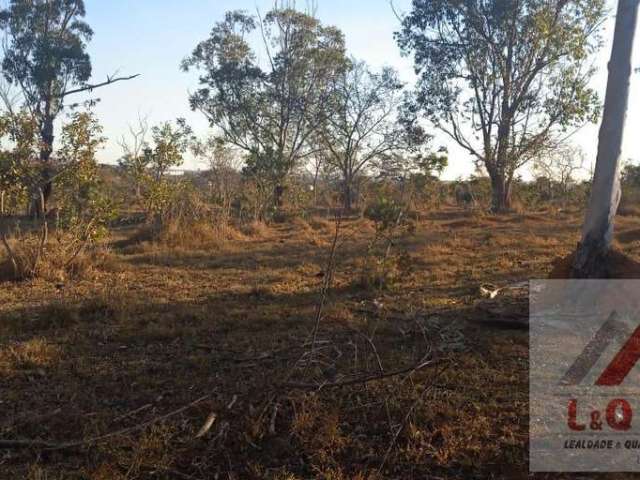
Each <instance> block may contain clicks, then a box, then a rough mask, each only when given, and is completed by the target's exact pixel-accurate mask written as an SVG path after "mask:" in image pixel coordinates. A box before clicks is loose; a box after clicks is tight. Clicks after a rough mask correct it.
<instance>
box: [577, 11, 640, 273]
mask: <svg viewBox="0 0 640 480" xmlns="http://www.w3.org/2000/svg"><path fill="white" fill-rule="evenodd" d="M639 5H640V0H618V11H617V14H616V27H615V34H614V39H613V49H612V52H611V60H610V61H609V80H608V83H607V93H606V98H605V104H604V115H603V119H602V125H601V127H600V138H599V143H598V158H597V160H596V169H595V174H594V177H593V187H592V189H591V198H590V201H589V207H588V209H587V214H586V218H585V222H584V226H583V230H582V240H581V242H580V244H579V245H578V250H577V252H576V257H575V262H574V265H573V276H574V277H576V278H601V277H603V276H606V275H607V256H608V253H609V250H610V249H611V242H612V241H613V227H614V223H613V222H614V219H615V216H616V212H617V210H618V206H619V204H620V197H621V190H620V164H621V157H622V141H623V137H624V130H625V121H626V116H627V107H628V103H629V86H630V78H631V72H632V65H631V58H632V53H633V43H634V39H635V34H636V27H637V21H638V7H639Z"/></svg>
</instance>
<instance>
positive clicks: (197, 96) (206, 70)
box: [182, 7, 347, 205]
mask: <svg viewBox="0 0 640 480" xmlns="http://www.w3.org/2000/svg"><path fill="white" fill-rule="evenodd" d="M257 31H259V34H260V37H261V40H262V47H263V53H262V55H263V58H265V59H266V63H267V66H266V68H264V69H263V68H262V67H261V66H260V64H259V62H258V57H259V56H258V53H257V52H256V51H254V50H252V49H251V46H250V43H249V38H248V37H249V35H250V34H252V33H256V32H257ZM344 51H345V48H344V39H343V36H342V33H341V32H340V31H339V30H337V29H336V28H333V27H325V26H323V25H322V24H321V23H320V22H319V21H318V20H317V19H315V18H314V17H312V16H311V15H308V14H305V13H302V12H299V11H296V10H295V9H293V8H288V7H286V8H282V7H276V8H274V9H273V10H272V11H270V12H269V13H268V14H267V15H266V16H265V17H264V18H262V17H260V16H259V15H258V16H257V17H256V16H251V15H248V14H246V13H245V12H241V11H233V12H229V13H227V14H226V16H225V19H224V20H223V21H221V22H219V23H217V24H216V25H215V26H214V27H213V30H212V31H211V35H210V37H209V38H208V39H207V40H204V41H203V42H201V43H200V44H198V45H197V47H196V48H195V50H194V51H193V53H192V54H191V55H190V56H189V57H188V58H187V59H185V60H184V62H183V64H182V67H183V69H184V70H185V71H188V70H190V69H192V68H195V69H197V70H198V71H200V72H201V76H200V86H201V88H200V89H199V90H198V91H196V92H195V93H194V94H193V95H192V96H191V99H190V102H191V107H192V109H194V110H198V111H200V112H202V113H204V115H205V116H206V117H207V119H208V120H209V122H210V124H211V126H212V127H215V128H217V129H218V130H219V131H220V132H221V134H222V136H223V138H224V140H225V142H227V143H229V144H231V145H234V146H235V147H237V148H239V149H241V150H242V151H244V152H245V153H246V157H247V160H246V162H247V165H246V168H245V174H246V175H247V176H249V177H251V178H252V179H253V180H255V182H256V183H257V184H258V186H259V188H260V189H261V190H262V191H263V193H264V194H265V195H267V194H268V195H270V196H271V197H272V202H271V203H272V204H275V205H277V204H278V203H279V198H278V197H279V194H278V192H281V191H282V183H283V182H284V181H285V179H286V177H287V176H288V175H289V173H290V172H291V171H292V170H293V169H294V168H295V167H297V166H298V165H299V164H300V163H301V161H302V160H303V159H305V158H306V157H308V156H309V155H311V154H312V153H313V148H310V142H309V139H310V138H311V136H312V135H313V134H315V133H316V132H317V131H318V129H319V128H320V126H321V125H322V118H323V113H322V111H323V109H324V107H325V106H326V102H327V100H328V98H329V96H330V80H331V79H332V78H334V77H335V75H337V74H338V73H339V72H341V71H342V70H343V69H344V68H345V66H346V63H347V62H346V60H345V54H344Z"/></svg>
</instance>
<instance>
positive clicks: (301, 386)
mask: <svg viewBox="0 0 640 480" xmlns="http://www.w3.org/2000/svg"><path fill="white" fill-rule="evenodd" d="M431 365H434V361H433V360H427V361H426V362H421V363H419V364H418V365H414V366H412V367H409V368H404V369H402V370H396V371H393V372H388V373H385V374H379V375H370V376H366V377H360V378H353V379H351V380H341V381H338V382H326V383H320V384H317V383H284V384H282V386H283V387H285V388H290V389H297V390H322V389H323V388H338V387H348V386H351V385H359V384H365V383H370V382H377V381H380V380H386V379H388V378H391V377H397V376H399V375H407V374H411V373H414V372H417V371H419V370H422V369H423V368H426V367H429V366H431Z"/></svg>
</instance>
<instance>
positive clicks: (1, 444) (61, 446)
mask: <svg viewBox="0 0 640 480" xmlns="http://www.w3.org/2000/svg"><path fill="white" fill-rule="evenodd" d="M210 397H211V395H205V396H204V397H200V398H199V399H197V400H195V401H193V402H191V403H189V404H188V405H185V406H183V407H180V408H179V409H177V410H173V411H172V412H169V413H167V414H165V415H162V416H161V417H156V418H153V419H151V420H149V421H146V422H143V423H141V424H139V425H134V426H133V427H128V428H123V429H122V430H118V431H115V432H111V433H107V434H105V435H100V436H97V437H93V438H87V439H85V440H75V441H71V442H62V443H55V442H49V441H45V440H3V439H0V450H9V449H36V450H46V451H57V450H68V449H72V448H77V447H86V446H88V445H93V444H95V443H98V442H102V441H103V440H107V439H109V438H113V437H118V436H121V435H126V434H127V433H131V432H135V431H137V430H142V429H144V428H146V427H148V426H150V425H154V424H156V423H159V422H161V421H163V420H166V419H168V418H170V417H174V416H176V415H178V414H180V413H182V412H184V411H186V410H189V409H190V408H192V407H195V406H196V405H198V404H199V403H202V402H204V401H205V400H207V399H209V398H210Z"/></svg>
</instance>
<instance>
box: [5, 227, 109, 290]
mask: <svg viewBox="0 0 640 480" xmlns="http://www.w3.org/2000/svg"><path fill="white" fill-rule="evenodd" d="M3 243H4V254H3V256H0V278H2V279H3V280H17V281H22V280H29V279H34V278H41V279H44V280H47V281H52V282H63V281H65V280H67V279H69V278H87V277H90V276H91V275H92V274H93V273H95V271H96V269H99V268H101V267H102V265H107V264H109V265H112V264H113V262H112V261H111V254H110V252H109V251H108V250H107V249H106V248H105V247H104V246H102V245H97V244H92V243H89V242H85V241H83V239H82V238H81V237H79V236H78V234H77V232H75V231H68V230H65V231H57V232H55V234H54V235H52V236H51V237H50V236H49V235H48V232H47V231H46V230H43V231H41V232H28V233H20V232H18V233H17V234H14V236H13V237H12V238H4V239H3Z"/></svg>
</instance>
